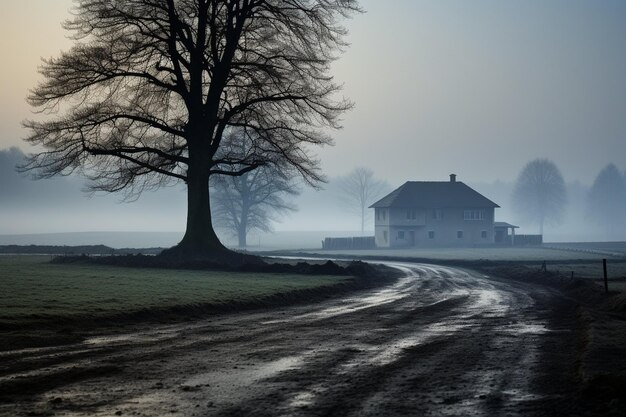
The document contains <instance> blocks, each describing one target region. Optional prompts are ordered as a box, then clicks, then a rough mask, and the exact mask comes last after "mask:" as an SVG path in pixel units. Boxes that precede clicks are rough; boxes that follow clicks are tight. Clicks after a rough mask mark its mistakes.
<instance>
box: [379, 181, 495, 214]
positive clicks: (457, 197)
mask: <svg viewBox="0 0 626 417" xmlns="http://www.w3.org/2000/svg"><path fill="white" fill-rule="evenodd" d="M377 207H420V208H457V207H458V208H460V207H500V206H499V205H497V204H496V203H494V202H493V201H491V200H489V199H488V198H486V197H484V196H483V195H482V194H480V193H478V192H477V191H475V190H473V189H472V188H470V187H468V186H467V185H465V184H464V183H462V182H460V181H407V182H405V183H404V184H403V185H401V186H400V187H398V188H397V189H396V190H394V191H392V192H391V193H389V194H387V195H386V196H385V197H383V198H381V199H380V200H378V201H377V202H375V203H374V204H372V205H371V206H370V208H377Z"/></svg>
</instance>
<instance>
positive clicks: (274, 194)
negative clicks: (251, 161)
mask: <svg viewBox="0 0 626 417" xmlns="http://www.w3.org/2000/svg"><path fill="white" fill-rule="evenodd" d="M290 174H291V175H290ZM211 186H212V187H213V189H214V190H213V193H212V196H211V202H212V207H213V216H214V219H215V225H216V227H219V228H223V229H225V230H227V231H229V232H230V233H232V234H233V235H234V236H236V237H237V241H238V244H239V247H240V248H245V247H246V246H247V236H248V234H249V233H250V232H251V231H253V230H260V231H263V232H269V231H271V230H272V222H273V221H276V220H277V218H276V217H277V215H279V214H283V213H285V212H288V211H294V210H296V207H295V206H294V205H293V204H292V203H290V202H289V201H288V200H287V199H286V197H288V196H293V195H296V194H298V189H297V185H296V184H295V182H294V181H293V173H285V172H284V171H281V170H280V169H277V168H276V166H273V165H266V166H263V167H260V168H258V169H256V170H254V171H251V172H246V173H244V174H243V175H240V176H237V177H223V176H220V177H215V178H214V179H213V180H212V181H211Z"/></svg>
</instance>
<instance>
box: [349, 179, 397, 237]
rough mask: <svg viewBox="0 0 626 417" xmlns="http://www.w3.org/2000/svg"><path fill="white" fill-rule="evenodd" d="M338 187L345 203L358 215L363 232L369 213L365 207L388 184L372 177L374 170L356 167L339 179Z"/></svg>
mask: <svg viewBox="0 0 626 417" xmlns="http://www.w3.org/2000/svg"><path fill="white" fill-rule="evenodd" d="M339 187H340V189H341V191H342V198H343V200H344V201H345V203H346V205H347V206H348V207H350V209H352V210H353V211H354V212H355V213H357V214H358V215H359V216H360V219H361V233H363V232H364V231H365V221H366V220H367V218H368V215H369V214H370V213H369V211H368V209H367V208H368V207H369V206H370V204H372V203H374V202H375V201H376V199H377V198H379V197H381V196H382V194H383V193H384V192H385V190H387V189H389V184H387V183H386V182H385V181H381V180H378V179H376V178H374V171H372V170H371V169H369V168H365V167H358V168H355V169H354V170H353V171H352V172H350V173H349V174H348V175H346V176H345V177H343V178H340V179H339Z"/></svg>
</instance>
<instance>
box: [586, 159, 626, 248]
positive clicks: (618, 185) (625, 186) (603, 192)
mask: <svg viewBox="0 0 626 417" xmlns="http://www.w3.org/2000/svg"><path fill="white" fill-rule="evenodd" d="M587 217H588V218H589V219H591V220H592V221H593V222H594V223H596V224H598V225H600V226H603V227H604V228H605V231H606V235H607V237H611V236H616V234H617V233H623V230H624V226H626V180H625V179H624V177H623V176H622V174H621V173H620V172H619V170H618V169H617V167H616V166H615V165H614V164H609V165H607V166H606V167H605V168H604V169H603V170H602V171H600V173H599V174H598V176H597V177H596V179H595V181H594V182H593V185H592V186H591V189H590V190H589V194H588V195H587Z"/></svg>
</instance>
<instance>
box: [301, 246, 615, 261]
mask: <svg viewBox="0 0 626 417" xmlns="http://www.w3.org/2000/svg"><path fill="white" fill-rule="evenodd" d="M307 252H309V253H320V254H324V255H325V256H328V257H332V255H334V254H335V255H336V254H346V255H354V256H383V257H384V256H402V257H413V258H428V259H441V260H459V259H462V260H466V261H474V260H476V261H477V260H481V259H488V260H491V261H558V260H571V259H589V260H596V259H601V258H602V257H606V255H604V256H603V255H598V254H594V253H585V252H575V251H569V250H558V249H548V248H541V247H535V248H533V247H529V248H526V247H519V248H518V247H515V248H510V247H509V248H429V249H422V248H407V249H369V250H324V251H322V250H318V251H307ZM609 257H610V256H609ZM610 258H611V257H610ZM620 258H622V259H623V257H620Z"/></svg>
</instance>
